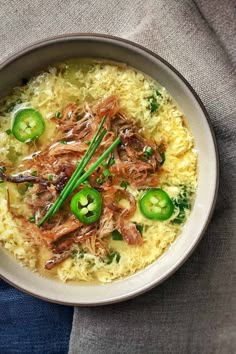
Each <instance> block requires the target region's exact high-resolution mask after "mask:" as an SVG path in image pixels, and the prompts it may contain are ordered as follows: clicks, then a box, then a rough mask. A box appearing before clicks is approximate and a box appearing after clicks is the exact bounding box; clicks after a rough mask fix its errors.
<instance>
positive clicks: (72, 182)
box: [38, 116, 121, 227]
mask: <svg viewBox="0 0 236 354" xmlns="http://www.w3.org/2000/svg"><path fill="white" fill-rule="evenodd" d="M105 120H106V117H105V116H104V117H103V119H102V121H101V123H100V124H99V127H98V130H97V132H96V134H95V135H94V137H93V139H92V141H91V144H90V145H89V147H88V149H87V151H86V152H85V154H84V156H83V158H82V160H81V162H80V164H79V165H78V166H77V168H76V170H75V172H74V173H73V174H72V176H71V178H70V179H69V181H68V182H67V184H66V186H65V188H64V189H63V190H62V192H61V194H60V195H59V197H58V199H57V200H56V201H55V203H54V204H53V205H52V206H51V207H50V208H49V210H48V211H47V213H46V215H45V216H44V217H43V218H42V220H41V221H40V222H39V224H38V226H39V227H40V226H42V225H43V223H44V222H45V221H46V220H47V219H48V218H49V217H52V216H53V215H54V214H55V213H56V212H57V210H58V209H59V208H60V207H61V205H62V204H63V203H64V201H65V200H66V199H67V198H68V197H69V196H70V195H71V193H72V192H73V191H74V190H75V189H76V188H77V187H78V186H79V185H80V184H81V183H83V182H84V181H85V180H86V179H87V178H88V177H89V176H90V174H91V173H93V171H94V170H96V169H97V167H98V166H99V165H100V164H101V163H102V161H104V160H105V159H106V158H107V156H108V155H109V154H110V153H111V151H112V150H113V149H114V148H115V147H116V146H118V145H119V144H120V142H121V139H120V137H118V138H116V140H115V141H114V142H113V143H112V144H111V146H110V147H109V148H108V149H107V150H106V151H104V153H103V154H102V155H101V156H100V157H99V158H98V159H97V161H96V162H94V163H93V164H92V165H91V166H90V167H89V168H88V170H87V171H86V172H85V173H84V174H83V175H81V174H82V171H83V170H84V168H85V167H86V166H87V164H88V163H89V161H90V159H91V158H92V156H93V154H94V152H95V151H96V149H97V148H98V146H99V145H100V143H101V141H102V139H103V138H104V136H105V134H106V132H107V131H106V129H105V128H103V124H104V122H105ZM102 128H103V130H102ZM101 130H102V132H101ZM100 132H101V134H100ZM99 134H100V135H99Z"/></svg>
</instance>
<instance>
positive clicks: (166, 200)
mask: <svg viewBox="0 0 236 354" xmlns="http://www.w3.org/2000/svg"><path fill="white" fill-rule="evenodd" d="M139 208H140V211H141V213H142V214H143V215H144V216H145V217H146V218H147V219H152V220H167V219H169V217H170V216H171V215H172V213H173V211H174V205H173V203H172V200H171V199H170V197H169V196H168V194H167V193H166V192H165V191H163V190H162V189H160V188H152V189H150V190H149V191H148V192H146V193H145V194H144V195H143V196H142V197H141V198H140V200H139Z"/></svg>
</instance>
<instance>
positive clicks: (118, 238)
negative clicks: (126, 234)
mask: <svg viewBox="0 0 236 354" xmlns="http://www.w3.org/2000/svg"><path fill="white" fill-rule="evenodd" d="M111 237H112V240H114V241H123V236H122V235H121V233H120V232H119V231H118V230H114V231H112V233H111Z"/></svg>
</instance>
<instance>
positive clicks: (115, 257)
mask: <svg viewBox="0 0 236 354" xmlns="http://www.w3.org/2000/svg"><path fill="white" fill-rule="evenodd" d="M107 258H108V261H107V264H111V263H112V262H113V261H116V263H119V262H120V254H119V252H116V251H114V252H112V253H110V254H109V255H108V256H107Z"/></svg>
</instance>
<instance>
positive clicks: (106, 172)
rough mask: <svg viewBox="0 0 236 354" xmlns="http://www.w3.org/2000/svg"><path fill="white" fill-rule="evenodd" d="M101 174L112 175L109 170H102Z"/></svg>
mask: <svg viewBox="0 0 236 354" xmlns="http://www.w3.org/2000/svg"><path fill="white" fill-rule="evenodd" d="M103 175H104V177H110V176H112V173H111V172H110V171H109V170H104V171H103Z"/></svg>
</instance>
